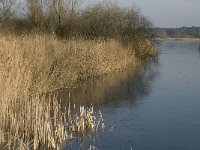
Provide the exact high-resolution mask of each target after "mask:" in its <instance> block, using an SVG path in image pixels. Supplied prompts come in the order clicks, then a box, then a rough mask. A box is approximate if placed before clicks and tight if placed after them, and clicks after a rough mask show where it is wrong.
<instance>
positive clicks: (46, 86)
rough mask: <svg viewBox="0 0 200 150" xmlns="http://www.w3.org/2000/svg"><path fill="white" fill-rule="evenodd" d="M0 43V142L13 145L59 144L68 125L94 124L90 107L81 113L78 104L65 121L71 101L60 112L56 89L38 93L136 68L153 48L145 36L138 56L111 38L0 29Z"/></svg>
mask: <svg viewBox="0 0 200 150" xmlns="http://www.w3.org/2000/svg"><path fill="white" fill-rule="evenodd" d="M0 45H1V47H0V57H1V58H0V60H1V62H0V84H1V87H0V91H1V93H0V94H1V97H0V103H1V105H0V110H1V111H0V118H1V123H0V145H1V146H0V148H9V147H13V149H15V148H19V147H20V148H30V147H34V148H36V149H37V148H38V147H39V146H41V145H42V146H47V147H49V148H55V147H60V146H62V145H63V143H64V142H65V141H66V140H67V141H70V140H71V138H72V137H71V138H69V135H68V134H69V133H70V131H73V132H74V131H79V130H81V131H83V132H84V130H85V128H90V129H93V128H94V129H95V125H96V123H95V120H94V117H93V110H92V111H91V112H92V114H91V113H89V114H91V115H86V116H82V115H81V114H82V113H83V110H82V109H81V110H80V117H79V118H80V119H78V120H77V118H76V117H74V119H72V121H70V118H71V115H70V105H69V109H67V108H65V109H64V110H65V111H64V112H62V109H61V105H60V104H59V102H57V98H56V95H53V98H52V97H48V98H46V97H45V96H42V95H41V93H46V92H47V91H48V92H49V91H54V90H55V89H59V88H68V87H74V86H77V85H80V84H81V83H83V82H85V81H87V80H88V79H89V78H96V77H98V76H103V75H105V74H110V73H114V72H119V71H123V70H125V69H126V68H128V67H132V68H134V67H135V68H136V67H138V66H139V64H141V62H142V61H143V59H144V56H145V57H150V56H152V55H154V54H155V49H154V47H153V43H151V42H150V41H148V40H144V41H141V43H140V44H139V46H140V47H138V48H139V49H138V50H137V54H138V52H140V56H141V57H136V53H135V50H133V48H132V47H131V46H127V45H122V43H120V42H118V41H116V40H112V39H110V40H101V39H96V40H88V39H87V40H86V39H84V38H79V39H75V38H71V39H66V40H65V39H60V38H58V37H56V36H54V35H47V34H25V35H20V36H17V35H15V34H13V35H12V34H10V35H3V34H2V35H0ZM54 110H55V111H54ZM66 110H67V111H66ZM87 112H90V111H87ZM61 114H62V115H61ZM67 114H68V115H67ZM73 114H75V113H73ZM51 115H52V116H51ZM78 115H79V114H78ZM35 116H37V117H35ZM52 118H53V119H52ZM66 118H67V122H68V123H67V125H66V122H65V120H66ZM99 118H100V119H101V118H102V115H100V116H99ZM28 122H29V123H28ZM30 122H31V124H30ZM70 122H72V123H70ZM102 126H103V125H102ZM97 128H98V127H97ZM43 129H44V130H43ZM46 129H47V130H46ZM72 129H73V130H72ZM68 131H69V132H68ZM46 132H47V133H48V134H46ZM66 132H67V133H68V134H67V135H66ZM9 141H11V142H9ZM55 143H56V144H57V145H56V146H55ZM31 145H32V146H31Z"/></svg>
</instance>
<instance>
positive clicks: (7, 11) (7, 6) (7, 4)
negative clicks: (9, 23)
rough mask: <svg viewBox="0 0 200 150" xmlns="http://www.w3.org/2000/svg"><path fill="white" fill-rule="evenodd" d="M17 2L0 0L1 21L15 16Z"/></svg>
mask: <svg viewBox="0 0 200 150" xmlns="http://www.w3.org/2000/svg"><path fill="white" fill-rule="evenodd" d="M14 5H15V0H0V20H1V21H5V20H7V19H9V18H10V17H11V16H12V15H13V14H14V10H15V9H14Z"/></svg>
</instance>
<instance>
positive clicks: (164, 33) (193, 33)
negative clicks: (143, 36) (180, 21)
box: [154, 26, 200, 38]
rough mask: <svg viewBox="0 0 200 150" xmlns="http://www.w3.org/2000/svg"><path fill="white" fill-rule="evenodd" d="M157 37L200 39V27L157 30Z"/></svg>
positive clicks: (155, 30)
mask: <svg viewBox="0 0 200 150" xmlns="http://www.w3.org/2000/svg"><path fill="white" fill-rule="evenodd" d="M154 32H155V36H156V37H160V38H167V37H172V38H200V27H195V26H193V27H181V28H155V29H154Z"/></svg>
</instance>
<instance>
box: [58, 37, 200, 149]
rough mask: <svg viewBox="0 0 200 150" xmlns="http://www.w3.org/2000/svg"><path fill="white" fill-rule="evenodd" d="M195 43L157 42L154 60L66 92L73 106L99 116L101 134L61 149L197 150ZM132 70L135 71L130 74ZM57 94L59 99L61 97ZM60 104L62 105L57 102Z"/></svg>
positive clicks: (198, 54) (198, 66)
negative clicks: (103, 125) (92, 109)
mask: <svg viewBox="0 0 200 150" xmlns="http://www.w3.org/2000/svg"><path fill="white" fill-rule="evenodd" d="M199 45H200V42H197V41H162V42H161V43H159V44H158V49H159V53H160V55H159V58H158V60H156V61H154V62H152V63H150V64H148V65H146V66H144V67H143V68H142V69H140V70H136V71H133V70H132V69H130V71H127V72H124V73H120V74H118V75H110V76H106V77H104V78H100V79H98V80H95V81H91V82H89V83H87V84H85V85H84V86H83V88H79V89H73V90H71V95H72V96H71V101H72V102H74V103H76V104H77V105H80V104H81V105H82V104H84V105H87V106H89V105H90V104H91V103H92V104H93V105H94V106H95V109H97V110H98V109H100V110H101V111H102V112H103V117H104V120H105V123H106V129H105V132H104V133H103V134H100V133H98V134H96V135H94V136H93V137H90V138H88V137H86V136H85V137H82V138H79V139H77V140H74V141H73V142H72V144H71V145H68V146H66V148H65V149H66V150H68V149H69V150H71V149H75V150H76V149H89V147H90V145H93V146H95V147H96V148H97V149H101V150H111V149H113V150H121V149H123V150H131V149H132V150H199V149H200V51H199V49H198V47H199ZM135 72H137V73H135ZM66 93H67V92H66V91H60V97H61V98H62V99H64V98H65V97H66ZM63 102H64V103H65V101H63Z"/></svg>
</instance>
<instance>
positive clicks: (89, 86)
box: [58, 61, 158, 108]
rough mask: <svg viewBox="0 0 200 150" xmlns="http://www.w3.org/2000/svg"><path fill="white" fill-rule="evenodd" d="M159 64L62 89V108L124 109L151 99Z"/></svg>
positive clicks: (59, 96) (130, 69) (155, 63)
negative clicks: (128, 103)
mask: <svg viewBox="0 0 200 150" xmlns="http://www.w3.org/2000/svg"><path fill="white" fill-rule="evenodd" d="M157 70H158V62H157V61H153V62H151V63H148V64H146V65H144V66H142V67H141V69H132V68H129V69H128V70H126V71H124V72H120V73H118V74H116V73H114V74H111V75H106V76H104V77H100V78H98V79H95V80H90V81H88V82H87V83H85V84H83V85H82V86H81V87H77V88H72V89H62V90H60V91H58V98H59V99H61V101H62V103H63V105H67V104H68V103H69V93H70V102H71V104H76V105H77V106H79V105H84V106H90V105H91V104H92V105H93V106H95V107H97V108H99V107H121V106H120V105H121V104H123V103H124V102H130V103H136V101H137V98H138V97H140V98H141V96H145V95H148V93H149V92H150V91H151V83H152V81H153V80H154V78H155V77H156V76H157V75H158V71H157Z"/></svg>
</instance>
